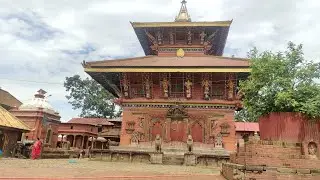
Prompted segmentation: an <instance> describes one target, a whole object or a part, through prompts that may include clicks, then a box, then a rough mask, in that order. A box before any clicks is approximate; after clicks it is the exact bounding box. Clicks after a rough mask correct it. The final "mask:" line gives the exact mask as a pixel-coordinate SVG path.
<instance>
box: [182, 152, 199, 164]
mask: <svg viewBox="0 0 320 180" xmlns="http://www.w3.org/2000/svg"><path fill="white" fill-rule="evenodd" d="M184 164H185V165H186V166H195V165H196V164H197V157H196V155H195V154H192V153H186V154H184Z"/></svg>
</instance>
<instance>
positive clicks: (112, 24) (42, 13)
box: [0, 0, 320, 120]
mask: <svg viewBox="0 0 320 180" xmlns="http://www.w3.org/2000/svg"><path fill="white" fill-rule="evenodd" d="M0 4H1V7H0V53H1V59H0V69H1V71H0V87H2V88H3V89H6V90H8V91H10V92H11V93H12V94H14V95H15V96H16V97H18V98H19V99H21V100H26V99H29V98H31V97H32V96H33V94H34V93H35V91H36V90H38V89H39V88H43V89H45V90H46V91H48V93H49V94H52V97H50V99H49V100H50V101H51V102H52V104H53V106H54V107H55V108H56V109H57V110H58V111H59V112H60V113H61V115H62V119H63V120H68V119H69V118H71V117H72V116H76V115H77V113H78V112H75V111H73V110H72V109H71V106H70V105H68V103H67V100H66V99H65V97H64V96H65V95H66V92H65V89H64V88H63V81H64V78H65V77H66V76H72V75H74V74H80V75H81V76H85V73H84V72H83V68H82V67H81V65H80V63H81V62H82V60H84V59H85V60H101V59H104V58H106V59H113V58H116V57H129V56H142V55H143V51H142V49H141V46H140V44H139V42H138V40H137V37H136V35H135V34H134V31H133V29H132V27H131V25H130V23H129V21H142V22H144V21H173V20H174V18H175V16H176V14H177V12H178V11H179V8H180V4H179V0H178V1H177V0H161V1H158V0H137V1H130V0H117V1H112V0H94V1H87V0H69V1H62V0H56V1H45V2H44V1H42V0H33V1H24V0H14V3H13V2H12V1H6V0H0ZM187 6H188V10H189V12H190V14H191V17H192V20H193V21H215V20H231V19H233V20H234V21H233V24H232V26H231V29H230V32H229V37H228V42H227V46H226V49H227V52H226V55H232V54H235V55H236V56H242V57H244V56H246V52H247V51H248V50H249V49H250V48H251V47H252V46H257V47H258V48H260V49H262V50H265V49H273V50H281V49H283V48H285V47H286V43H287V41H289V40H292V41H294V42H296V43H303V44H304V47H305V53H306V56H307V57H310V58H313V59H317V58H318V57H319V55H320V52H319V51H318V49H319V46H320V45H319V44H318V43H317V39H318V37H319V35H318V34H319V33H318V32H320V25H318V23H317V21H318V19H317V17H319V16H320V12H319V7H320V2H319V1H316V0H303V1H299V2H297V1H292V0H281V1H278V0H269V1H266V2H261V1H256V0H247V1H238V0H215V1H212V0H189V1H188V4H187ZM5 79H24V80H25V79H27V80H30V81H41V82H42V81H45V82H53V83H52V84H39V83H30V82H29V83H28V82H20V81H10V80H5ZM59 83H60V84H59Z"/></svg>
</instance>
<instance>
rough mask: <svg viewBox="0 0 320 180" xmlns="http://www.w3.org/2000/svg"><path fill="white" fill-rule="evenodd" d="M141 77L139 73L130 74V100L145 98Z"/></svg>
mask: <svg viewBox="0 0 320 180" xmlns="http://www.w3.org/2000/svg"><path fill="white" fill-rule="evenodd" d="M143 82H144V81H143V77H142V74H140V73H130V88H131V93H130V95H131V98H137V97H145V90H144V89H145V88H144V83H143Z"/></svg>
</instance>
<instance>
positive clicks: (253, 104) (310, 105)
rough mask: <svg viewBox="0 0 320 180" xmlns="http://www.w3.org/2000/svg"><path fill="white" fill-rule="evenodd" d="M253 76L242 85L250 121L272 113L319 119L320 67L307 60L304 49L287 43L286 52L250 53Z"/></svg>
mask: <svg viewBox="0 0 320 180" xmlns="http://www.w3.org/2000/svg"><path fill="white" fill-rule="evenodd" d="M249 58H250V63H251V64H250V66H251V74H250V76H249V78H248V79H247V80H245V81H242V82H240V90H241V92H243V93H244V107H245V109H244V110H243V111H246V112H239V113H240V115H242V116H245V118H247V119H249V120H252V121H254V120H257V118H258V117H260V116H262V115H265V114H268V113H270V112H301V113H303V114H305V115H307V116H308V117H309V118H312V119H317V118H320V87H319V84H318V83H316V82H315V80H316V79H319V77H320V64H319V63H314V62H312V61H308V60H305V59H304V55H303V51H302V45H301V44H300V45H295V44H294V43H292V42H289V43H288V47H287V50H286V51H284V52H278V53H273V52H271V51H265V52H262V53H259V52H258V51H257V49H256V48H254V49H253V50H251V51H250V52H249Z"/></svg>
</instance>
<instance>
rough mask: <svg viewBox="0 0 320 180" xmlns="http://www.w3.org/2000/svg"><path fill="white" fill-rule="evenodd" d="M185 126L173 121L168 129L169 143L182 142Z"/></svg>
mask: <svg viewBox="0 0 320 180" xmlns="http://www.w3.org/2000/svg"><path fill="white" fill-rule="evenodd" d="M185 126H186V124H185V123H184V122H183V121H173V122H172V123H171V128H170V139H171V141H183V138H184V135H185V134H186V132H185Z"/></svg>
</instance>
